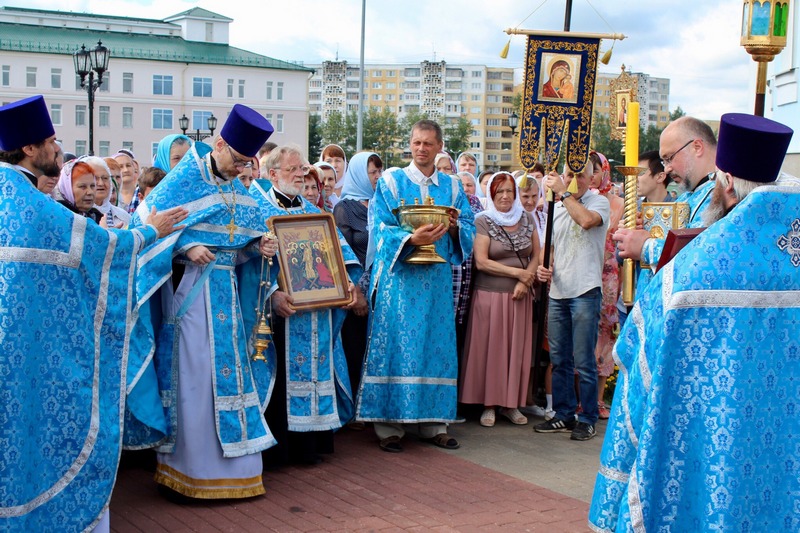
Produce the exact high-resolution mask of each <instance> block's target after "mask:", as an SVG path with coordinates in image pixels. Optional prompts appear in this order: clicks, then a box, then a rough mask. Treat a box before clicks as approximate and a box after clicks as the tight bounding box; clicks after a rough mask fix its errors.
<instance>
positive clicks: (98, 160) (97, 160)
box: [78, 155, 111, 215]
mask: <svg viewBox="0 0 800 533" xmlns="http://www.w3.org/2000/svg"><path fill="white" fill-rule="evenodd" d="M78 161H81V162H83V163H86V164H88V165H97V166H100V167H103V168H104V169H105V171H106V174H108V176H109V178H110V177H111V169H110V168H108V164H106V162H105V160H104V159H103V158H102V157H98V156H95V155H89V156H83V157H79V158H78ZM96 177H97V176H95V178H96ZM108 186H109V189H108V194H107V195H106V199H105V200H103V203H102V204H100V205H98V204H94V206H95V208H96V209H97V210H98V211H100V212H101V213H103V214H104V215H107V214H108V212H109V211H110V210H111V180H110V179H109V180H108Z"/></svg>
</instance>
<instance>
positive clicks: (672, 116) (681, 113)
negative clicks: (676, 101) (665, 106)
mask: <svg viewBox="0 0 800 533" xmlns="http://www.w3.org/2000/svg"><path fill="white" fill-rule="evenodd" d="M685 116H686V111H684V110H683V109H681V106H678V107H676V108H675V111H673V112H672V113H670V114H669V121H670V122H672V121H673V120H676V119H679V118H681V117H685Z"/></svg>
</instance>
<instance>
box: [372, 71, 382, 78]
mask: <svg viewBox="0 0 800 533" xmlns="http://www.w3.org/2000/svg"><path fill="white" fill-rule="evenodd" d="M381 76H383V71H382V70H373V71H372V77H373V78H380V77H381Z"/></svg>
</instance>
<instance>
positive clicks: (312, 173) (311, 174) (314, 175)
mask: <svg viewBox="0 0 800 533" xmlns="http://www.w3.org/2000/svg"><path fill="white" fill-rule="evenodd" d="M334 172H335V171H334ZM319 175H320V171H319V167H317V166H316V165H314V168H313V170H309V171H308V174H306V175H305V176H303V182H304V183H303V186H304V187H305V180H306V178H311V179H313V180H315V181H316V182H317V190H318V191H319V196H318V197H317V203H316V204H314V205H316V206H317V207H319V209H320V211H325V193H324V192H322V178H320V176H319Z"/></svg>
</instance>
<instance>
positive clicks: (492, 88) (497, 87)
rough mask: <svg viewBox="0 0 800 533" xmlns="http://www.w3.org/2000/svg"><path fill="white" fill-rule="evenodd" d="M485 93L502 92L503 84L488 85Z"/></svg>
mask: <svg viewBox="0 0 800 533" xmlns="http://www.w3.org/2000/svg"><path fill="white" fill-rule="evenodd" d="M486 90H487V91H502V90H503V84H502V83H489V84H487V85H486Z"/></svg>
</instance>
